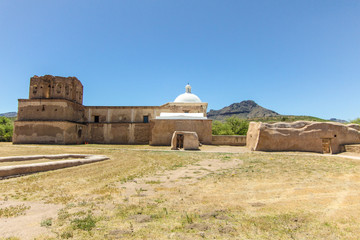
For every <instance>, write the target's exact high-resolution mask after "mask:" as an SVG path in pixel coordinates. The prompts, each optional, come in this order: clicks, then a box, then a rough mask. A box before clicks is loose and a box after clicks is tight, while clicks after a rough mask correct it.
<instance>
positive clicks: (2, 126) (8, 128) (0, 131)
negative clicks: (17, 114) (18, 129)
mask: <svg viewBox="0 0 360 240" xmlns="http://www.w3.org/2000/svg"><path fill="white" fill-rule="evenodd" d="M13 128H14V126H13V122H12V121H11V120H10V119H9V118H7V117H0V142H11V140H12V135H13Z"/></svg>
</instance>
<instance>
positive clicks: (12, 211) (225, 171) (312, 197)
mask: <svg viewBox="0 0 360 240" xmlns="http://www.w3.org/2000/svg"><path fill="white" fill-rule="evenodd" d="M168 149H169V148H168V147H149V146H145V145H144V146H121V145H120V146H119V145H116V146H114V145H90V144H89V145H79V146H42V145H11V144H10V143H1V144H0V155H1V156H13V155H33V154H38V153H42V154H58V153H87V154H101V155H107V156H109V157H110V158H111V159H110V160H108V161H104V162H99V163H94V164H89V165H83V166H78V167H73V168H67V169H61V170H56V171H49V172H42V173H37V174H32V175H26V176H22V177H17V178H10V179H3V180H1V181H0V201H1V203H3V204H6V203H7V204H8V205H7V207H4V206H3V205H0V209H1V212H2V216H0V230H1V228H2V227H4V226H7V225H6V222H9V221H11V220H14V221H15V220H16V221H19V219H21V218H25V217H30V216H31V214H34V213H32V212H31V211H35V208H36V206H34V204H41V206H43V207H47V208H48V211H50V209H58V210H57V211H55V214H53V215H49V216H44V217H43V218H41V219H34V218H32V221H33V223H32V225H33V227H32V228H31V231H30V233H29V234H31V235H32V237H33V238H34V237H36V239H119V238H124V239H169V238H170V239H203V238H205V239H212V238H215V239H233V238H239V239H357V238H358V236H359V235H360V231H359V227H358V226H359V225H360V220H359V219H360V206H359V204H358V199H359V197H360V190H359V189H360V178H359V177H358V176H359V174H360V162H359V160H352V159H345V158H340V157H336V156H324V155H320V154H301V153H260V152H259V153H255V152H249V151H247V150H246V148H242V147H219V146H202V151H200V152H199V151H197V152H192V151H189V152H185V151H169V150H168ZM219 163H220V164H219ZM230 163H231V164H230ZM216 164H219V165H218V167H216V166H215V165H216ZM179 173H180V174H179ZM174 176H177V177H176V178H174ZM130 190H132V191H130ZM9 206H13V207H9ZM42 211H43V212H46V211H44V210H42ZM5 220H6V222H5ZM4 224H5V225H4ZM21 229H23V227H21ZM38 229H40V230H41V229H42V231H40V230H38ZM19 231H20V230H19ZM0 232H1V231H0ZM10 237H12V239H17V238H16V237H18V236H17V235H16V234H13V235H6V236H4V239H6V238H10ZM10 239H11V238H10ZM18 239H22V237H19V238H18ZM31 239H32V238H31Z"/></svg>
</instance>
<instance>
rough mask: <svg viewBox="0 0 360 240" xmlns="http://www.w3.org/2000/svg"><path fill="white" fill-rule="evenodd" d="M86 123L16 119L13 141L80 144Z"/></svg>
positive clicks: (82, 141)
mask: <svg viewBox="0 0 360 240" xmlns="http://www.w3.org/2000/svg"><path fill="white" fill-rule="evenodd" d="M85 132H86V125H84V124H78V123H72V122H66V121H16V122H15V123H14V134H13V143H14V144H20V143H25V144H26V143H34V144H81V143H84V139H85V138H84V135H85V134H84V133H85Z"/></svg>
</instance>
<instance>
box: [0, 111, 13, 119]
mask: <svg viewBox="0 0 360 240" xmlns="http://www.w3.org/2000/svg"><path fill="white" fill-rule="evenodd" d="M0 117H8V118H14V117H17V112H7V113H0Z"/></svg>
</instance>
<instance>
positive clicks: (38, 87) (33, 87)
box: [29, 75, 83, 104]
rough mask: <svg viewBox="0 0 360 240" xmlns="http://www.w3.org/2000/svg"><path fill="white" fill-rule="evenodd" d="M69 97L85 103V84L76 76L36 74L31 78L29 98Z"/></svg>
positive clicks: (71, 99) (68, 98)
mask: <svg viewBox="0 0 360 240" xmlns="http://www.w3.org/2000/svg"><path fill="white" fill-rule="evenodd" d="M44 98H52V99H67V100H70V101H74V102H77V103H79V104H82V103H83V85H82V84H81V82H80V81H79V80H78V79H77V78H76V77H59V76H52V75H45V76H41V77H38V76H34V77H32V78H31V79H30V90H29V99H44Z"/></svg>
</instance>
